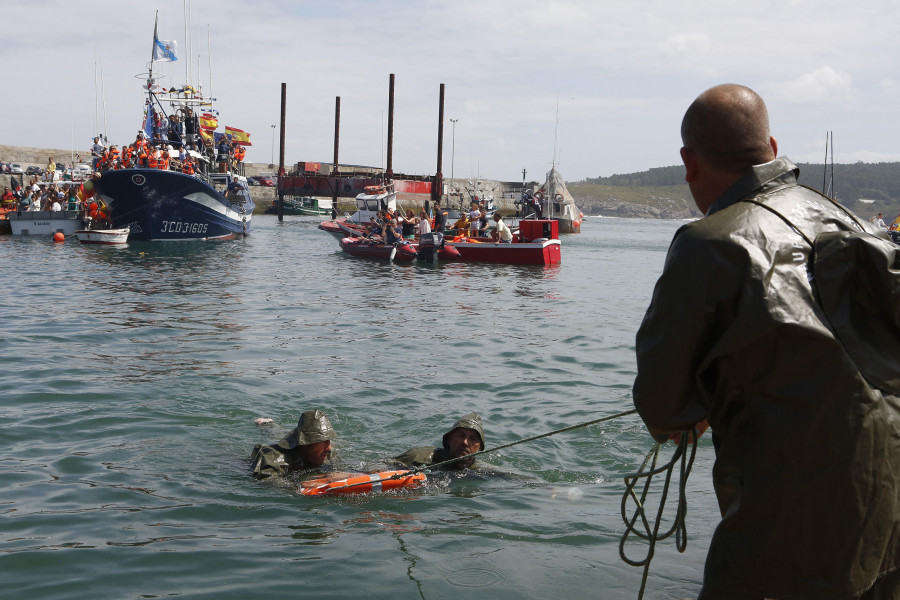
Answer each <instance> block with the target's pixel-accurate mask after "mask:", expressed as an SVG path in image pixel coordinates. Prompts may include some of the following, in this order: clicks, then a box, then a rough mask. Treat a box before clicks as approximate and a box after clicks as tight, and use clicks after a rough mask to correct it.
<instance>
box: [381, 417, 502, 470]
mask: <svg viewBox="0 0 900 600" xmlns="http://www.w3.org/2000/svg"><path fill="white" fill-rule="evenodd" d="M441 443H442V447H440V448H435V447H434V446H420V447H418V448H412V449H410V450H407V451H406V452H404V453H403V454H401V455H400V456H396V457H394V458H393V459H392V460H393V462H394V463H395V464H397V465H398V466H404V467H422V466H427V465H433V464H437V463H441V462H444V461H447V460H450V459H454V458H461V457H465V456H468V455H470V454H474V453H475V452H480V451H481V450H484V426H483V425H482V424H481V416H480V415H479V414H478V413H475V412H471V413H469V414H467V415H464V416H463V417H461V418H460V419H459V420H458V421H457V422H456V423H454V424H453V427H451V428H450V431H448V432H447V433H445V434H444V437H443V438H442V439H441ZM475 460H476V459H474V458H468V459H467V458H461V460H458V461H455V462H452V463H450V464H448V465H445V466H444V467H442V468H444V469H448V470H454V471H458V470H461V469H466V468H469V467H473V466H475Z"/></svg>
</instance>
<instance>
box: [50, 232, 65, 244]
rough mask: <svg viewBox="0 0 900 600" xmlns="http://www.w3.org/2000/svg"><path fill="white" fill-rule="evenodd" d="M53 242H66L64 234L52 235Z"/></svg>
mask: <svg viewBox="0 0 900 600" xmlns="http://www.w3.org/2000/svg"><path fill="white" fill-rule="evenodd" d="M53 241H54V242H57V243H58V242H64V241H66V234H64V233H63V232H62V231H57V232H56V233H54V234H53Z"/></svg>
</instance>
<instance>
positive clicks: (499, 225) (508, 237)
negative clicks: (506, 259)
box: [491, 212, 513, 244]
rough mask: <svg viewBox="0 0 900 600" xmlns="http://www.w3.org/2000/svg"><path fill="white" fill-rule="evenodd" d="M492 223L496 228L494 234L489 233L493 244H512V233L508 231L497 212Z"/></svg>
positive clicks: (501, 216) (507, 226)
mask: <svg viewBox="0 0 900 600" xmlns="http://www.w3.org/2000/svg"><path fill="white" fill-rule="evenodd" d="M494 223H496V225H495V227H496V228H495V229H494V232H493V233H491V239H492V240H493V241H494V242H495V243H497V242H499V243H501V244H509V243H512V237H513V236H512V231H510V229H509V225H507V224H506V223H504V222H503V215H501V214H500V213H499V212H495V213H494Z"/></svg>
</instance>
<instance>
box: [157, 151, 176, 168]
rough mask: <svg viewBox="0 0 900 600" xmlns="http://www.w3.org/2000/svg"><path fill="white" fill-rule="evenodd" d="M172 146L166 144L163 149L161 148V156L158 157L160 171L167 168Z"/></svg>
mask: <svg viewBox="0 0 900 600" xmlns="http://www.w3.org/2000/svg"><path fill="white" fill-rule="evenodd" d="M172 150H173V149H172V146H168V147H167V148H166V149H165V150H161V154H162V158H161V159H160V163H159V168H160V170H162V171H168V170H169V161H170V160H171V158H172V155H171V152H172Z"/></svg>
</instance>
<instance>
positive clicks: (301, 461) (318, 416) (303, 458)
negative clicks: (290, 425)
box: [250, 410, 337, 479]
mask: <svg viewBox="0 0 900 600" xmlns="http://www.w3.org/2000/svg"><path fill="white" fill-rule="evenodd" d="M336 438H337V434H336V433H335V432H334V428H333V427H332V426H331V421H329V420H328V417H326V416H325V413H323V412H322V411H321V410H308V411H306V412H304V413H303V414H302V415H300V420H299V421H298V422H297V426H296V427H295V428H294V429H293V430H292V431H291V432H290V433H289V434H288V435H287V436H285V438H284V439H282V440H281V441H279V442H277V443H275V444H272V445H270V446H263V445H261V444H256V446H254V447H253V454H252V455H251V456H250V461H251V467H252V469H253V476H254V477H256V478H257V479H265V478H267V477H271V476H273V475H284V474H285V473H289V472H291V471H299V470H304V469H314V468H316V467H321V466H322V465H323V464H325V463H327V462H330V461H331V458H332V452H331V442H332V441H333V440H335V439H336Z"/></svg>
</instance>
